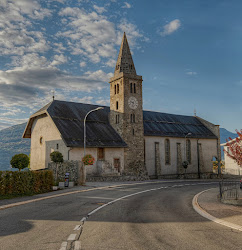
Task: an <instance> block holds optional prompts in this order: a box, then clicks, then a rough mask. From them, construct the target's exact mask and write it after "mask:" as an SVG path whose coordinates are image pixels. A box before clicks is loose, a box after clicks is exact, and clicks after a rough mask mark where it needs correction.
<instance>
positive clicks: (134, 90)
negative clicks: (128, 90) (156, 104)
mask: <svg viewBox="0 0 242 250" xmlns="http://www.w3.org/2000/svg"><path fill="white" fill-rule="evenodd" d="M134 93H136V84H135V83H134Z"/></svg>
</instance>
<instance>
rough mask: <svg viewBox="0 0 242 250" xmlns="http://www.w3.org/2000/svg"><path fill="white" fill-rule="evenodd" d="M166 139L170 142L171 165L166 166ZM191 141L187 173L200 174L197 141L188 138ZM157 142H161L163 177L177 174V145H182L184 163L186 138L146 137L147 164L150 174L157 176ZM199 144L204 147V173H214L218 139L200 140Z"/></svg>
mask: <svg viewBox="0 0 242 250" xmlns="http://www.w3.org/2000/svg"><path fill="white" fill-rule="evenodd" d="M165 139H169V140H170V154H171V155H170V157H171V158H170V159H171V161H170V164H169V165H166V164H165ZM188 139H190V141H191V164H189V165H188V168H187V173H197V172H198V162H197V139H193V138H188ZM155 142H159V149H160V163H161V175H166V174H176V173H177V143H180V145H181V156H182V161H184V159H185V157H184V151H185V138H173V137H155V136H145V162H146V168H147V171H148V174H149V175H150V176H152V175H155ZM198 143H200V144H201V145H202V156H201V157H202V159H203V165H204V169H203V171H204V172H212V159H213V157H214V156H216V157H217V140H216V139H199V140H198Z"/></svg>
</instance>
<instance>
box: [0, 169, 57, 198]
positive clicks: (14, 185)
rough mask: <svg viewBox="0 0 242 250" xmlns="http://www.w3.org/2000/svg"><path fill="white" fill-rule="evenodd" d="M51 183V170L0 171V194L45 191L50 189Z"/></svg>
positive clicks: (52, 181)
mask: <svg viewBox="0 0 242 250" xmlns="http://www.w3.org/2000/svg"><path fill="white" fill-rule="evenodd" d="M53 183H54V178H53V172H52V171H50V170H43V171H28V172H24V171H23V172H17V171H16V172H12V171H0V195H9V194H10V195H11V194H13V195H19V194H20V195H22V194H23V195H26V194H39V193H45V192H48V191H51V190H52V186H53Z"/></svg>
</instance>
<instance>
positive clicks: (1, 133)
mask: <svg viewBox="0 0 242 250" xmlns="http://www.w3.org/2000/svg"><path fill="white" fill-rule="evenodd" d="M25 126H26V123H22V124H19V125H15V126H12V127H10V128H6V129H3V130H0V170H10V163H9V162H10V160H11V158H12V156H13V155H15V154H20V153H24V154H27V155H29V153H30V139H22V134H23V131H24V129H25Z"/></svg>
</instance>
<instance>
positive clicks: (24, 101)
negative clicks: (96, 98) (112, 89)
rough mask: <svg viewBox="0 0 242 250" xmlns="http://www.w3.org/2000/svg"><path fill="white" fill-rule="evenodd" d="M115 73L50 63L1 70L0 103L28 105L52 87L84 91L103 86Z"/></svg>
mask: <svg viewBox="0 0 242 250" xmlns="http://www.w3.org/2000/svg"><path fill="white" fill-rule="evenodd" d="M112 75H113V74H112V73H108V74H107V73H105V72H104V71H102V70H97V71H88V72H85V73H84V74H83V75H81V76H75V75H72V74H70V73H68V72H65V71H61V70H59V69H58V68H56V67H53V66H51V65H48V66H47V67H41V66H33V67H29V68H27V67H26V66H24V67H22V68H21V67H16V68H14V69H12V70H6V71H2V70H0V100H1V101H0V104H1V105H4V106H6V105H10V106H11V105H20V106H25V105H27V106H29V104H30V103H32V102H33V103H34V102H35V100H36V99H38V98H39V97H40V96H41V97H42V98H43V97H45V96H47V95H48V94H49V92H50V91H51V90H52V89H61V90H63V91H65V90H66V91H82V92H93V91H97V90H102V89H103V88H105V87H106V86H107V84H106V83H107V82H108V81H109V78H110V77H111V76H112Z"/></svg>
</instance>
